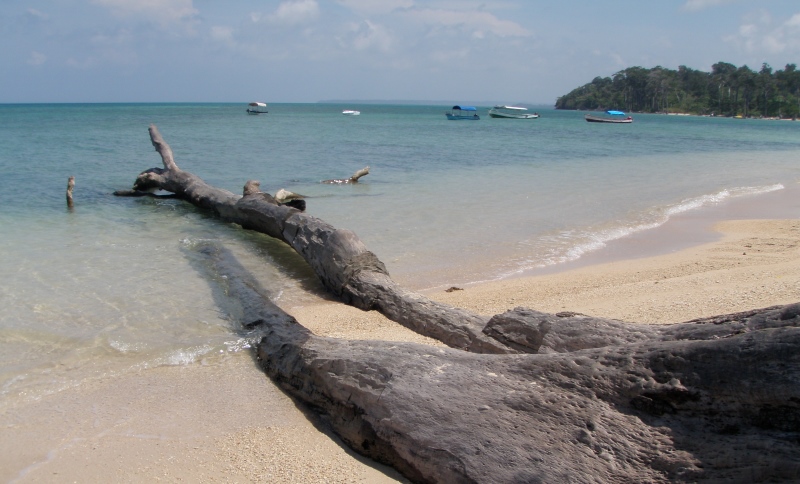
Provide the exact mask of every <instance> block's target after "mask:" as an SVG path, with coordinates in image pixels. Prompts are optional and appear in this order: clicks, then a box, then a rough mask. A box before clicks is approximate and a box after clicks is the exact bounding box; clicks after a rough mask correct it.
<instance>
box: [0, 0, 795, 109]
mask: <svg viewBox="0 0 800 484" xmlns="http://www.w3.org/2000/svg"><path fill="white" fill-rule="evenodd" d="M0 43H1V44H2V45H4V46H5V47H4V48H3V49H0V65H2V69H0V103H20V102H247V101H255V100H259V101H264V102H316V101H319V100H329V99H363V100H442V101H457V102H463V103H477V102H482V101H483V102H485V101H491V102H505V103H523V102H524V103H532V104H553V103H554V102H555V99H556V98H557V97H558V96H559V95H563V94H566V93H567V92H569V91H570V90H572V89H573V88H575V87H578V86H580V85H583V84H585V83H587V82H590V81H591V80H592V79H593V78H594V77H596V76H610V75H612V74H613V73H615V72H617V71H619V70H621V69H624V68H626V67H631V66H642V67H647V68H650V67H655V66H657V65H661V66H663V67H667V68H671V69H676V68H677V67H678V66H679V65H685V66H687V67H690V68H693V69H698V70H702V71H710V70H711V65H712V64H714V63H716V62H719V61H724V62H729V63H731V64H734V65H736V66H741V65H748V66H749V67H750V68H751V69H754V70H759V69H760V68H761V64H762V63H764V62H766V63H768V64H770V65H771V66H772V67H773V68H774V69H776V70H777V69H782V68H783V67H784V66H785V65H786V64H788V63H797V64H800V1H798V0H602V1H598V0H542V1H540V0H498V1H493V0H484V1H472V0H284V1H280V0H274V1H273V0H24V1H23V0H2V2H0Z"/></svg>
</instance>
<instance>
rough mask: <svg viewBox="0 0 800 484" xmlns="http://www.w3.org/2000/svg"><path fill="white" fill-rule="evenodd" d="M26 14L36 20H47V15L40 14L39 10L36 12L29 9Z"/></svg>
mask: <svg viewBox="0 0 800 484" xmlns="http://www.w3.org/2000/svg"><path fill="white" fill-rule="evenodd" d="M27 14H28V16H30V17H33V18H35V19H38V20H46V19H47V15H46V14H44V13H42V12H40V11H39V10H36V9H35V8H29V9H28V10H27Z"/></svg>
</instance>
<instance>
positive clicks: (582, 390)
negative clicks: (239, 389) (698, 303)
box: [201, 246, 800, 483]
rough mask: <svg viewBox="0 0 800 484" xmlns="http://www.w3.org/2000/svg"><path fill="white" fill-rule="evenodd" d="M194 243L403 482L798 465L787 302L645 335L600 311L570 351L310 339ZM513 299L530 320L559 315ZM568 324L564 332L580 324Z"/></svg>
mask: <svg viewBox="0 0 800 484" xmlns="http://www.w3.org/2000/svg"><path fill="white" fill-rule="evenodd" d="M201 251H202V253H203V254H205V255H206V260H207V261H208V267H209V270H210V271H211V272H212V273H213V275H214V276H215V277H210V278H209V279H210V280H212V281H216V282H217V283H221V284H226V287H225V291H220V292H223V293H224V294H227V295H228V296H229V297H231V298H232V299H234V300H236V301H239V302H240V303H241V304H242V307H243V310H242V311H241V321H242V323H243V325H244V326H246V327H249V328H253V327H259V328H262V330H263V331H264V337H263V338H262V339H261V342H260V344H259V345H258V357H259V359H260V361H261V365H262V366H263V368H264V369H265V371H266V372H267V373H268V374H269V375H270V376H271V377H272V378H273V379H274V380H275V381H276V382H277V383H278V384H280V385H281V386H282V387H283V388H284V389H285V390H286V391H287V392H289V393H290V394H291V395H292V396H294V397H295V398H297V399H298V400H300V401H302V402H304V403H305V404H307V405H309V406H311V407H312V408H314V409H316V410H317V411H318V412H320V414H321V415H323V416H324V417H326V418H327V421H328V422H329V423H330V425H331V427H332V428H333V429H334V431H335V432H336V433H337V434H338V435H340V436H341V438H342V439H343V440H344V441H345V442H346V443H347V444H348V445H350V446H351V447H352V448H353V449H355V450H357V451H358V452H360V453H362V454H364V455H367V456H369V457H371V458H373V459H375V460H377V461H380V462H383V463H386V464H389V465H392V466H393V467H395V468H396V469H397V470H398V471H400V472H401V473H403V474H404V475H405V476H407V477H408V478H409V479H411V480H412V481H414V482H492V483H519V482H586V483H608V482H620V483H621V482H652V483H667V482H703V481H710V482H721V481H724V482H765V481H769V482H779V481H789V480H793V479H798V478H800V304H795V305H791V306H784V307H776V308H767V309H763V310H757V311H751V312H749V313H738V314H735V315H727V316H724V317H719V318H716V319H714V320H707V321H697V322H690V323H684V324H683V325H673V326H672V330H666V331H662V332H659V331H652V332H650V331H646V332H645V333H647V335H648V336H647V337H640V336H638V335H635V334H633V333H632V332H631V331H626V329H625V327H624V325H623V326H621V327H618V328H617V329H616V330H615V329H613V328H612V326H613V324H611V323H613V322H609V326H607V327H606V328H605V329H602V328H601V333H602V335H601V337H600V339H598V340H594V341H592V342H591V346H593V348H592V349H583V350H579V351H565V352H560V353H556V352H553V353H548V354H522V355H502V354H501V355H488V354H474V353H467V352H463V351H457V350H453V349H447V348H445V349H442V348H433V347H427V346H422V345H417V344H411V343H394V342H379V341H342V340H336V339H332V338H321V337H317V336H315V335H313V334H311V333H310V332H309V331H308V330H306V329H305V328H303V327H302V326H301V325H300V324H299V323H298V322H297V321H296V320H295V319H294V318H293V317H291V316H290V315H288V314H286V313H284V312H283V311H281V310H280V309H279V308H278V307H277V306H275V305H274V304H272V303H271V302H269V301H268V300H267V299H266V297H265V295H264V292H263V291H262V290H259V288H258V285H257V284H256V283H254V282H253V279H254V278H252V276H250V275H249V274H248V273H247V271H246V270H245V269H244V268H242V267H241V266H240V265H239V264H238V262H237V261H236V260H235V259H234V258H233V257H232V256H231V255H230V254H229V253H228V252H227V251H226V250H224V249H223V248H221V247H218V246H213V247H210V248H209V247H204V248H202V249H201ZM219 276H225V277H219ZM515 311H516V312H517V313H520V314H518V315H517V316H515V317H517V319H519V318H523V319H524V318H526V317H536V318H539V319H538V321H539V323H540V325H541V324H544V322H545V320H547V319H548V318H558V317H557V316H555V315H546V314H544V313H537V314H536V315H532V314H524V312H525V311H526V310H523V309H518V310H515ZM508 316H509V317H512V315H508ZM562 316H564V317H562V318H558V319H559V320H562V321H567V320H569V318H574V317H575V316H574V315H573V316H568V315H562ZM551 322H552V321H551ZM497 323H498V324H500V323H499V322H497ZM571 323H577V321H571V322H570V324H565V325H564V328H570V329H569V330H568V331H567V330H564V331H560V333H561V334H562V335H563V334H567V333H572V332H575V333H576V336H577V334H578V333H580V332H581V327H580V325H577V324H575V325H572V324H571ZM692 326H695V327H703V328H705V329H704V330H703V331H705V335H704V336H703V335H702V334H701V333H703V331H699V332H698V331H695V330H692V329H691V327H692ZM715 328H716V329H715ZM595 330H597V326H596V325H588V326H586V327H583V328H582V332H583V333H586V335H589V334H592V333H593V332H594V331H595ZM615 331H619V332H620V333H621V336H619V338H617V339H616V340H614V339H613V338H612V335H613V334H614V333H615ZM558 332H559V330H556V333H558ZM687 332H688V333H691V334H692V335H693V336H692V337H691V338H686V335H687V334H688V333H687ZM712 333H714V334H712ZM659 334H660V335H659ZM665 335H666V336H665ZM549 336H552V335H551V334H550V333H548V334H546V335H545V336H544V340H545V341H547V338H548V337H549ZM603 338H605V342H603V341H601V339H603ZM567 339H568V338H566V339H565V338H561V337H560V338H557V339H555V340H552V341H549V342H548V343H547V344H549V345H550V347H551V348H552V349H553V350H555V349H561V350H566V346H569V345H574V344H575V342H574V341H572V342H570V343H564V341H566V340H567ZM581 346H583V345H581V344H578V345H577V347H578V348H579V347H581ZM540 348H541V346H540Z"/></svg>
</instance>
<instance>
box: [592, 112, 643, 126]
mask: <svg viewBox="0 0 800 484" xmlns="http://www.w3.org/2000/svg"><path fill="white" fill-rule="evenodd" d="M606 114H607V116H595V115H593V114H587V115H585V116H584V118H585V119H586V121H588V122H590V123H616V124H627V123H632V122H633V118H632V117H630V116H626V115H625V113H623V112H622V111H606Z"/></svg>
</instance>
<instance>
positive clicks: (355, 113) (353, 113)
mask: <svg viewBox="0 0 800 484" xmlns="http://www.w3.org/2000/svg"><path fill="white" fill-rule="evenodd" d="M342 114H344V115H345V116H358V115H359V114H361V111H354V110H352V109H345V110H344V111H342Z"/></svg>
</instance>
